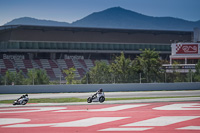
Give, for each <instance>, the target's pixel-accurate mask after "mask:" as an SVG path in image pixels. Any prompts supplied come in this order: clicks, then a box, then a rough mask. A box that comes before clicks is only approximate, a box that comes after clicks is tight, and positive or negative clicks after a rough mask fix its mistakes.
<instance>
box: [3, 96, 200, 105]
mask: <svg viewBox="0 0 200 133" xmlns="http://www.w3.org/2000/svg"><path fill="white" fill-rule="evenodd" d="M188 97H200V96H176V97H133V98H106V101H116V100H141V99H160V98H188ZM13 101H14V100H3V101H0V103H9V104H12V103H13ZM86 101H87V99H80V98H55V99H51V98H41V99H30V100H29V103H71V102H86Z"/></svg>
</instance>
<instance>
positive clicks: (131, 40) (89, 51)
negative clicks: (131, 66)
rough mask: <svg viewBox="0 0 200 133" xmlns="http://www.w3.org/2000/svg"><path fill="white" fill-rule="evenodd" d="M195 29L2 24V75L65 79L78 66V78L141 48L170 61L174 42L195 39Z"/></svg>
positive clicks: (0, 47) (0, 70) (0, 71)
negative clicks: (36, 72)
mask: <svg viewBox="0 0 200 133" xmlns="http://www.w3.org/2000/svg"><path fill="white" fill-rule="evenodd" d="M192 36H193V32H190V31H160V30H130V29H105V28H80V27H50V26H28V25H13V26H1V27H0V74H1V75H4V74H5V72H6V71H7V70H9V71H12V72H14V71H20V70H22V72H23V74H24V75H25V76H26V74H27V72H28V70H29V69H33V68H39V69H44V70H46V72H47V74H48V76H49V77H50V79H51V80H58V79H60V78H62V79H64V77H65V76H66V75H65V74H64V73H63V70H65V69H69V68H71V67H74V68H75V69H76V72H75V75H76V78H77V79H80V78H82V77H83V76H84V75H85V74H86V72H87V71H88V70H89V69H90V68H92V67H93V66H94V65H95V63H94V62H95V61H96V60H102V61H105V62H106V63H107V64H109V63H110V61H111V60H112V59H113V57H114V56H115V55H119V54H120V53H121V52H122V51H123V52H124V53H125V56H127V57H130V58H131V59H134V58H135V57H136V56H137V55H138V54H139V53H140V52H141V51H140V49H145V48H150V49H155V50H156V51H158V52H159V53H160V57H161V58H162V59H166V60H169V56H170V54H171V43H174V42H191V41H192V39H193V37H192Z"/></svg>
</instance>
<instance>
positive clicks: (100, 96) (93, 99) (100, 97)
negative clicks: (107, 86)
mask: <svg viewBox="0 0 200 133" xmlns="http://www.w3.org/2000/svg"><path fill="white" fill-rule="evenodd" d="M104 101H105V95H104V92H102V93H101V94H98V93H96V94H94V95H92V96H91V97H88V99H87V102H88V103H91V102H100V103H103V102H104Z"/></svg>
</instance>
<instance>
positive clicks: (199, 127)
mask: <svg viewBox="0 0 200 133" xmlns="http://www.w3.org/2000/svg"><path fill="white" fill-rule="evenodd" d="M177 129H179V130H200V126H187V127H181V128H177Z"/></svg>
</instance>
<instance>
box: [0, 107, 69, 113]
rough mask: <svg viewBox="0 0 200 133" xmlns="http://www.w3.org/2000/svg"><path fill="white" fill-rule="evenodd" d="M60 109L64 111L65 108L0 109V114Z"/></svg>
mask: <svg viewBox="0 0 200 133" xmlns="http://www.w3.org/2000/svg"><path fill="white" fill-rule="evenodd" d="M60 109H66V107H28V108H5V109H0V113H25V112H40V111H51V110H60ZM13 110H14V111H13ZM20 110H23V111H20Z"/></svg>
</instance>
